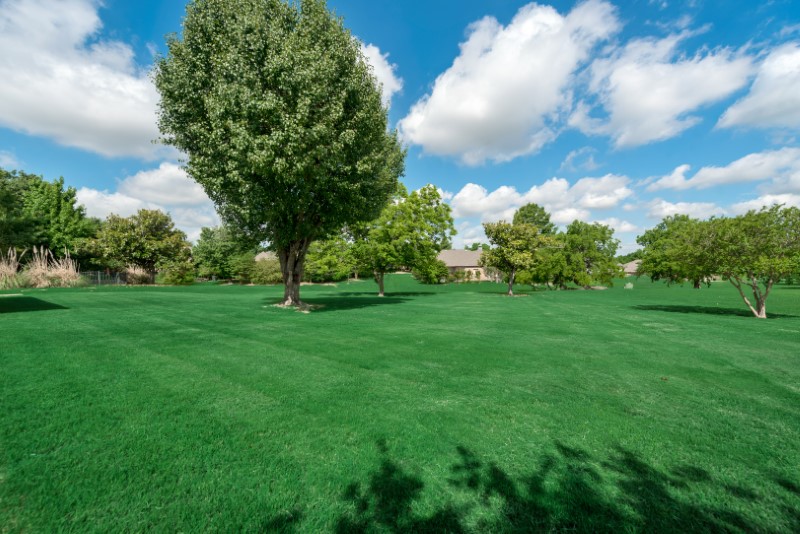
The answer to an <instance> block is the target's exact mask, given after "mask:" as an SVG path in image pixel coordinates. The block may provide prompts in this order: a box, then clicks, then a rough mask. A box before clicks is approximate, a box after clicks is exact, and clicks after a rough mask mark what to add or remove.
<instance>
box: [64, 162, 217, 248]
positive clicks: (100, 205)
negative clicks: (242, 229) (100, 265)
mask: <svg viewBox="0 0 800 534" xmlns="http://www.w3.org/2000/svg"><path fill="white" fill-rule="evenodd" d="M77 197H78V202H79V203H80V204H83V205H84V206H85V207H86V213H87V214H88V215H89V216H90V217H99V218H101V219H104V218H106V217H107V216H108V215H110V214H112V213H114V214H116V215H120V216H122V217H129V216H131V215H133V214H134V213H136V212H137V211H139V210H140V209H151V210H161V211H164V212H166V213H169V214H170V215H171V216H172V220H173V221H174V222H175V226H177V227H178V228H180V229H181V230H183V231H184V232H186V234H187V236H188V237H189V239H190V240H191V241H196V240H197V239H198V238H199V237H200V228H202V227H203V226H209V227H210V226H217V225H219V224H220V220H219V217H218V216H217V213H216V210H215V209H214V205H213V203H212V202H211V200H210V199H209V198H208V197H207V196H206V194H205V193H204V192H203V190H202V188H200V186H199V185H198V184H197V183H196V182H194V181H193V180H191V179H190V178H189V177H188V176H187V175H186V173H185V172H184V171H183V169H181V168H180V167H178V166H177V165H174V164H172V163H162V164H161V165H160V166H159V167H158V168H155V169H151V170H147V171H141V172H139V173H136V174H135V175H133V176H129V177H127V178H125V179H124V180H122V181H121V182H120V183H119V184H118V186H117V190H116V191H113V192H110V191H99V190H97V189H92V188H88V187H82V188H80V189H79V190H78V192H77Z"/></svg>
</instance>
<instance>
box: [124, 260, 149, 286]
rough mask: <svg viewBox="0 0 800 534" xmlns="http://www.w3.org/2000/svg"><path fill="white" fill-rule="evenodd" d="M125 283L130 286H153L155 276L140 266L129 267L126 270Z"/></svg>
mask: <svg viewBox="0 0 800 534" xmlns="http://www.w3.org/2000/svg"><path fill="white" fill-rule="evenodd" d="M125 283H126V284H128V285H129V286H141V285H146V284H152V283H153V276H152V275H151V274H150V273H149V272H148V271H147V270H146V269H143V268H142V267H139V266H138V265H128V266H127V267H126V268H125Z"/></svg>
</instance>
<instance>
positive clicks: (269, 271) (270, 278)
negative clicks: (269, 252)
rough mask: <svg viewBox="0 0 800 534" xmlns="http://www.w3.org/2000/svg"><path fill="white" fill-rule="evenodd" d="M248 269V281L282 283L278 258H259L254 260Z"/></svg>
mask: <svg viewBox="0 0 800 534" xmlns="http://www.w3.org/2000/svg"><path fill="white" fill-rule="evenodd" d="M253 263H254V265H253V267H252V269H251V271H250V281H251V282H253V283H254V284H259V285H271V284H281V283H283V275H282V274H281V262H279V261H278V260H259V261H254V262H253Z"/></svg>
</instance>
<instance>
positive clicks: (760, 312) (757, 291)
mask: <svg viewBox="0 0 800 534" xmlns="http://www.w3.org/2000/svg"><path fill="white" fill-rule="evenodd" d="M730 283H731V284H733V287H735V288H736V290H737V291H739V295H741V297H742V300H744V303H745V304H747V307H748V308H750V311H751V312H753V315H755V316H756V317H757V318H759V319H766V318H767V297H768V296H769V292H770V290H771V289H772V284H773V280H772V279H769V280H768V281H767V289H766V291H764V292H763V293H762V291H761V288H760V287H759V286H758V280H757V279H756V278H755V277H754V276H751V279H750V282H747V285H749V286H750V288H751V289H752V290H753V297H754V298H755V301H756V305H755V306H753V305H752V304H751V303H750V299H748V298H747V295H745V294H744V291H743V290H742V280H741V279H740V278H739V277H735V276H734V277H731V278H730Z"/></svg>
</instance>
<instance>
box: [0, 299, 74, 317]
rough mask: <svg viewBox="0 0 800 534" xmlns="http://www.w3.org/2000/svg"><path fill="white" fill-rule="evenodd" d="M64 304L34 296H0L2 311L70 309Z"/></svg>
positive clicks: (0, 308) (0, 311)
mask: <svg viewBox="0 0 800 534" xmlns="http://www.w3.org/2000/svg"><path fill="white" fill-rule="evenodd" d="M68 309H69V308H66V307H64V306H60V305H58V304H53V303H52V302H47V301H46V300H40V299H37V298H34V297H17V296H9V297H3V298H0V313H17V312H37V311H48V310H68Z"/></svg>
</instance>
